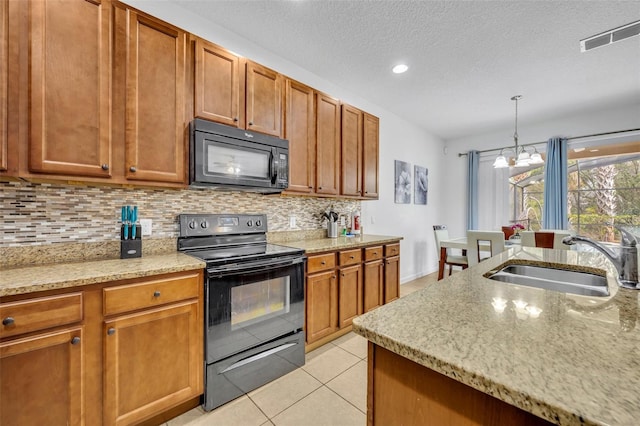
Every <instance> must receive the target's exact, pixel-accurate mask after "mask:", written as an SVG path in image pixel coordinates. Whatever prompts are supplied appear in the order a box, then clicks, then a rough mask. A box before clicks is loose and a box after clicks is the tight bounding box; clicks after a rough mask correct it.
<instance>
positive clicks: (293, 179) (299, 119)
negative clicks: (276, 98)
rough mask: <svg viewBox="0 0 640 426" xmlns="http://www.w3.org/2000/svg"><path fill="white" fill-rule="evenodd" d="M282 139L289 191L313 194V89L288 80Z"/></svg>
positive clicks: (314, 145)
mask: <svg viewBox="0 0 640 426" xmlns="http://www.w3.org/2000/svg"><path fill="white" fill-rule="evenodd" d="M285 98H286V103H285V105H286V106H285V126H284V138H285V139H287V140H288V141H289V188H287V191H292V192H302V193H310V192H313V191H314V185H315V180H316V179H315V178H316V171H315V155H316V133H315V111H314V106H315V105H314V92H313V89H312V88H310V87H308V86H305V85H304V84H301V83H298V82H297V81H294V80H289V79H287V81H286V87H285Z"/></svg>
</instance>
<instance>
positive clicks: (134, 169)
mask: <svg viewBox="0 0 640 426" xmlns="http://www.w3.org/2000/svg"><path fill="white" fill-rule="evenodd" d="M137 170H138V169H136V166H131V167H129V171H130V172H131V173H135V172H136V171H137Z"/></svg>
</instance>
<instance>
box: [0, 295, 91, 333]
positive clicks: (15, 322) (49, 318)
mask: <svg viewBox="0 0 640 426" xmlns="http://www.w3.org/2000/svg"><path fill="white" fill-rule="evenodd" d="M0 318H1V319H2V325H0V337H9V336H14V335H17V334H22V333H29V332H31V331H38V330H44V329H46V328H51V327H56V326H59V325H65V324H71V323H74V322H80V321H82V293H71V294H64V295H60V296H50V297H41V298H38V299H30V300H24V301H20V302H11V303H3V304H2V306H0Z"/></svg>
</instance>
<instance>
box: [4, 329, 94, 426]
mask: <svg viewBox="0 0 640 426" xmlns="http://www.w3.org/2000/svg"><path fill="white" fill-rule="evenodd" d="M82 338H83V336H82V328H81V327H78V328H73V329H68V330H63V331H58V332H52V333H46V334H41V335H37V336H33V337H28V338H24V339H19V340H13V341H8V342H3V343H0V395H2V398H0V424H3V425H81V424H84V416H83V404H84V392H83V382H82V373H83V364H84V359H83V358H84V357H83V341H82Z"/></svg>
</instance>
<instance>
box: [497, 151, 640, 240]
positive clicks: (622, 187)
mask: <svg viewBox="0 0 640 426" xmlns="http://www.w3.org/2000/svg"><path fill="white" fill-rule="evenodd" d="M639 146H640V144H639V143H638V142H634V143H631V144H619V145H606V146H600V147H589V149H585V148H578V149H571V150H569V164H568V177H567V183H568V197H567V204H568V205H567V207H568V208H567V212H568V216H569V229H571V230H573V231H575V232H576V233H577V234H580V235H584V236H587V237H589V238H592V239H594V240H597V241H608V242H619V241H620V235H619V232H618V230H616V229H615V228H614V225H634V226H640V152H639V151H638V147H639ZM510 174H511V176H510V178H509V183H510V190H511V196H510V201H511V205H510V209H511V212H512V216H511V218H512V220H511V221H512V222H519V223H522V224H524V225H525V226H526V227H527V228H528V229H531V230H539V229H541V228H542V227H543V224H542V206H543V203H544V181H543V179H544V167H538V168H535V169H525V170H524V171H522V169H516V168H513V169H511V173H510Z"/></svg>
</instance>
